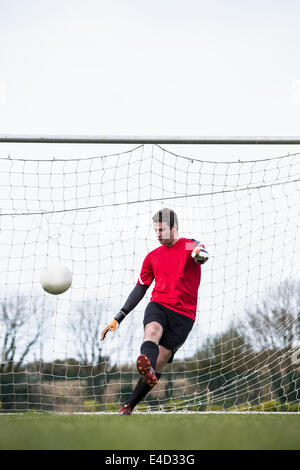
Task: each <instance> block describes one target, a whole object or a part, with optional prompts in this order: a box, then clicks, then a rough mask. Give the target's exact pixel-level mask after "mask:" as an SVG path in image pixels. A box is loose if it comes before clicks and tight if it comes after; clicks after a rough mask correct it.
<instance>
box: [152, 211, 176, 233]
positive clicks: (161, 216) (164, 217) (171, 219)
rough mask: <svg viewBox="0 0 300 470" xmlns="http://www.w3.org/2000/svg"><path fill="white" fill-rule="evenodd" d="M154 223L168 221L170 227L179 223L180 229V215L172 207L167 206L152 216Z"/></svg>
mask: <svg viewBox="0 0 300 470" xmlns="http://www.w3.org/2000/svg"><path fill="white" fill-rule="evenodd" d="M152 220H153V223H162V222H166V224H167V225H168V227H169V228H173V227H174V225H175V224H176V225H177V229H178V217H177V214H175V212H174V211H173V210H172V209H168V208H167V207H165V208H164V209H160V210H159V211H157V212H156V213H155V214H154V216H153V217H152Z"/></svg>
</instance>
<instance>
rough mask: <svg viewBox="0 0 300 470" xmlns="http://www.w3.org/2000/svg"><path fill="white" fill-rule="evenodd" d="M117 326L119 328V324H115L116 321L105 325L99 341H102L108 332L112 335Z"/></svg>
mask: <svg viewBox="0 0 300 470" xmlns="http://www.w3.org/2000/svg"><path fill="white" fill-rule="evenodd" d="M118 326H119V323H118V322H117V320H113V321H112V322H110V324H109V325H107V326H106V327H105V328H104V330H103V331H102V333H101V341H103V340H104V338H105V336H106V334H107V333H108V332H109V331H111V332H112V333H113V332H114V331H115V330H116V329H117V327H118Z"/></svg>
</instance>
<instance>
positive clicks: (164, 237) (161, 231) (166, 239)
mask: <svg viewBox="0 0 300 470" xmlns="http://www.w3.org/2000/svg"><path fill="white" fill-rule="evenodd" d="M153 227H154V231H155V235H156V238H157V240H158V241H159V243H161V244H162V245H170V244H172V243H173V241H174V233H175V225H174V226H173V228H171V229H170V227H169V226H168V224H167V223H166V222H158V223H156V222H155V223H154V224H153Z"/></svg>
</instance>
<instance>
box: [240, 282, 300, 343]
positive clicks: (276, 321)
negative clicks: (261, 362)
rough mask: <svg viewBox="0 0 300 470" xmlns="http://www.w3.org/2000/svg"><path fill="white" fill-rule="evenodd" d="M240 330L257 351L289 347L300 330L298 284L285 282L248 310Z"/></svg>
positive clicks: (299, 294) (297, 336) (299, 287)
mask: <svg viewBox="0 0 300 470" xmlns="http://www.w3.org/2000/svg"><path fill="white" fill-rule="evenodd" d="M240 330H243V332H244V333H245V334H246V335H247V336H248V338H249V340H250V343H251V344H252V345H253V347H254V348H255V349H256V350H266V349H268V350H273V351H275V350H290V349H292V348H293V347H295V345H296V342H297V341H298V340H299V333H300V283H299V282H296V281H285V282H283V283H282V284H279V285H277V286H275V287H273V288H272V289H271V290H270V293H269V294H266V295H265V296H264V298H263V299H262V300H261V301H260V302H258V304H257V305H256V306H255V307H254V308H252V309H249V310H248V311H247V315H246V321H245V322H244V323H243V324H241V325H240Z"/></svg>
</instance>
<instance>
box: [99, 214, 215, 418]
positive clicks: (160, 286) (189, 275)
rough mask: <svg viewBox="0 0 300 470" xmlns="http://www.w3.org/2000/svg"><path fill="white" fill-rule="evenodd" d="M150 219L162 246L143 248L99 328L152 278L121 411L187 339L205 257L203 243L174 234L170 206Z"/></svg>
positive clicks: (127, 307) (129, 306)
mask: <svg viewBox="0 0 300 470" xmlns="http://www.w3.org/2000/svg"><path fill="white" fill-rule="evenodd" d="M152 220H153V225H154V230H155V233H156V236H157V239H158V241H159V243H160V244H161V246H160V247H159V248H156V249H155V250H153V251H151V252H150V253H148V255H147V256H146V258H145V260H144V262H143V266H142V270H141V274H140V277H139V279H138V282H137V284H136V286H135V288H134V289H133V291H132V292H131V294H130V295H129V297H128V299H127V300H126V302H125V304H124V307H123V308H122V309H121V310H120V312H119V313H118V314H117V315H116V317H115V318H114V320H113V321H112V322H111V323H110V324H109V325H107V326H106V328H105V329H104V330H103V332H102V334H101V340H104V338H105V336H106V334H107V332H108V331H115V329H116V328H117V327H118V325H119V324H120V323H121V322H122V321H123V320H124V318H125V317H126V315H128V313H129V312H130V311H131V310H133V309H134V308H135V307H136V305H137V304H138V303H139V302H140V301H141V300H142V298H143V297H144V295H145V293H146V291H147V289H148V288H149V286H150V285H151V283H152V281H153V280H154V279H155V286H154V288H153V291H152V296H151V300H150V303H149V304H148V306H147V307H146V310H145V315H144V342H143V344H142V345H141V354H140V355H139V356H138V358H137V369H138V371H139V373H140V374H141V378H140V379H139V380H138V382H137V385H136V387H135V389H134V390H133V393H132V395H131V396H130V398H129V400H128V401H127V403H125V404H124V406H123V407H122V408H121V409H120V411H119V414H120V415H130V414H131V413H132V411H133V409H134V407H135V406H136V405H137V404H138V403H139V402H140V401H141V400H143V398H145V396H146V395H147V393H148V392H149V391H150V390H151V389H152V388H153V387H154V386H155V385H156V384H157V382H158V380H159V378H160V376H161V373H162V370H163V368H164V366H165V365H166V364H167V363H170V362H172V361H173V357H174V354H175V353H176V351H177V350H178V349H179V348H180V347H181V346H182V345H183V343H184V342H185V340H186V339H187V337H188V335H189V333H190V331H191V329H192V327H193V325H194V322H195V316H196V309H197V298H198V288H199V284H200V280H201V264H203V263H205V262H206V261H207V259H208V253H207V251H206V250H205V247H204V245H202V244H200V243H199V242H198V241H196V240H193V239H187V238H181V237H179V235H178V219H177V215H176V214H175V212H174V211H173V210H171V209H167V208H165V209H161V210H159V211H158V212H157V213H156V214H155V215H154V216H153V217H152Z"/></svg>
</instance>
